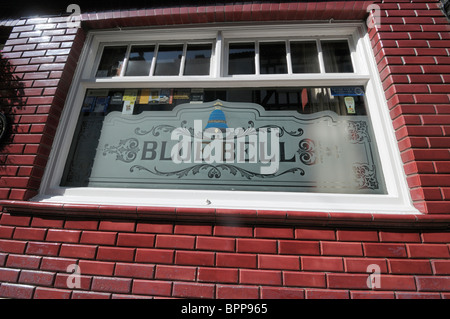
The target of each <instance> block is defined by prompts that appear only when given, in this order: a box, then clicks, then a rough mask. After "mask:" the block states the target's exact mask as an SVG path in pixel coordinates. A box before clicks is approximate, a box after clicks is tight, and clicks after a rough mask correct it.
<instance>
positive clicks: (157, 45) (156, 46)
mask: <svg viewBox="0 0 450 319" xmlns="http://www.w3.org/2000/svg"><path fill="white" fill-rule="evenodd" d="M158 51H159V44H158V43H157V44H156V45H155V54H153V59H152V65H151V67H150V76H153V74H155V68H156V58H157V57H158Z"/></svg>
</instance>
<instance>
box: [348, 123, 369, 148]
mask: <svg viewBox="0 0 450 319" xmlns="http://www.w3.org/2000/svg"><path fill="white" fill-rule="evenodd" d="M347 133H348V139H349V141H350V142H352V143H355V144H360V143H364V142H369V143H370V136H369V132H368V127H367V123H366V122H364V121H349V122H348V126H347Z"/></svg>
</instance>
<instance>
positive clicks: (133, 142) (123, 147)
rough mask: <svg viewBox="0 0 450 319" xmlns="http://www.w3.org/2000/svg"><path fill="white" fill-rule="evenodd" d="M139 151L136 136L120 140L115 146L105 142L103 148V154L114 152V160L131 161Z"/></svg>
mask: <svg viewBox="0 0 450 319" xmlns="http://www.w3.org/2000/svg"><path fill="white" fill-rule="evenodd" d="M139 151H140V149H139V141H138V140H137V139H136V138H129V139H126V140H120V142H119V145H117V146H109V144H106V145H105V148H104V149H103V156H106V155H107V154H116V160H118V161H122V162H124V163H131V162H133V161H134V160H135V159H136V157H137V153H138V152H139Z"/></svg>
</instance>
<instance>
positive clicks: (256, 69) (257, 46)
mask: <svg viewBox="0 0 450 319" xmlns="http://www.w3.org/2000/svg"><path fill="white" fill-rule="evenodd" d="M255 74H256V75H260V64H259V41H255Z"/></svg>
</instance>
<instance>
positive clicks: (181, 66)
mask: <svg viewBox="0 0 450 319" xmlns="http://www.w3.org/2000/svg"><path fill="white" fill-rule="evenodd" d="M186 52H187V42H185V43H184V44H183V55H182V56H181V61H180V72H179V73H178V75H179V76H183V73H184V66H185V64H186Z"/></svg>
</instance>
